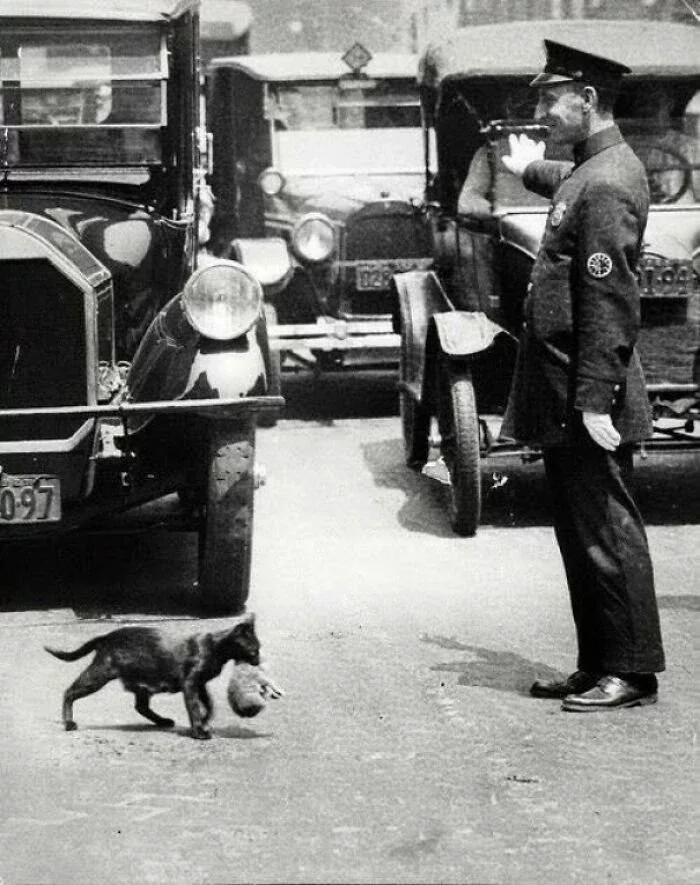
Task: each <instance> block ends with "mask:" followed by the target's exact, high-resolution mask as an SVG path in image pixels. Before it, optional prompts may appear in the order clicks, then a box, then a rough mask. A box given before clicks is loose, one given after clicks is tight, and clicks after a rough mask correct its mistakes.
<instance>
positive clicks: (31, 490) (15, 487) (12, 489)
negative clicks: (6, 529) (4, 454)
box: [0, 474, 61, 525]
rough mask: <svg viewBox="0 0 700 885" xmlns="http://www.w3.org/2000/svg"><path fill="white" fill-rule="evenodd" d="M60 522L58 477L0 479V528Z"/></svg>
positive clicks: (59, 486) (7, 476) (34, 476)
mask: <svg viewBox="0 0 700 885" xmlns="http://www.w3.org/2000/svg"><path fill="white" fill-rule="evenodd" d="M60 519H61V480H60V479H59V478H58V477H57V476H44V475H41V476H36V475H32V476H24V475H22V476H11V475H8V474H3V475H2V476H0V525H3V524H4V525H8V524H16V523H22V524H25V523H32V522H59V521H60Z"/></svg>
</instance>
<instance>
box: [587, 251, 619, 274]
mask: <svg viewBox="0 0 700 885" xmlns="http://www.w3.org/2000/svg"><path fill="white" fill-rule="evenodd" d="M612 268H613V263H612V258H611V257H610V256H609V255H608V254H607V252H594V253H593V254H592V255H589V256H588V261H587V262H586V270H587V271H588V273H589V274H590V275H591V276H592V277H595V278H596V279H597V280H602V279H603V277H607V276H608V274H609V273H610V272H611V271H612Z"/></svg>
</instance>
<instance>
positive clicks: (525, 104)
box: [439, 80, 700, 214]
mask: <svg viewBox="0 0 700 885" xmlns="http://www.w3.org/2000/svg"><path fill="white" fill-rule="evenodd" d="M489 87H490V88H487V87H486V86H485V85H484V84H477V85H471V84H470V85H469V86H467V87H466V88H465V87H462V88H461V89H460V91H459V92H458V93H456V94H455V95H453V96H451V97H450V104H449V106H448V107H447V113H445V112H443V120H442V121H440V123H439V126H440V127H441V128H440V133H441V134H440V140H441V143H442V146H443V156H446V157H447V159H448V162H451V163H454V165H455V168H456V169H457V170H459V169H460V162H461V163H462V164H464V160H463V159H461V158H460V154H461V155H462V157H464V156H465V155H466V157H467V158H469V159H468V168H466V169H464V166H463V165H462V167H461V168H462V169H464V171H463V172H462V175H463V176H464V182H463V185H462V189H461V191H460V196H459V201H458V205H459V211H460V212H462V213H466V214H469V213H474V214H476V213H478V214H481V213H482V212H484V211H489V212H490V211H493V209H499V208H503V207H507V208H512V207H515V206H538V205H546V204H547V202H548V201H545V200H543V198H541V197H538V196H537V195H535V194H532V193H530V192H528V191H527V190H526V189H525V187H524V186H523V185H522V182H521V181H520V179H519V178H518V177H516V176H514V175H512V174H511V173H509V172H508V171H507V170H506V168H505V167H504V165H503V163H502V162H501V156H502V155H503V154H504V153H508V142H507V137H506V136H507V135H508V133H509V132H511V131H514V130H515V131H518V130H521V131H523V127H527V126H532V124H533V114H534V103H535V100H536V92H535V90H532V89H529V88H528V87H527V86H526V85H525V84H521V85H517V86H514V85H511V87H510V89H504V88H503V85H502V84H499V87H500V88H498V87H496V86H495V85H494V84H489ZM699 88H700V81H698V82H694V83H689V82H688V81H685V80H684V81H675V82H674V81H664V82H663V83H661V82H659V81H658V80H657V81H651V82H650V81H630V83H628V84H626V86H625V91H624V92H623V93H622V95H621V96H620V98H619V101H618V103H617V106H616V122H617V123H618V125H619V126H620V129H621V131H622V134H623V135H624V137H625V139H626V140H627V142H628V143H629V145H630V146H631V147H632V149H633V150H634V151H635V153H636V154H637V156H638V157H639V158H640V160H641V161H642V163H643V164H644V167H645V169H646V172H647V179H648V182H649V191H650V194H651V201H652V204H655V205H666V204H676V203H677V204H688V203H691V204H697V203H698V202H700V91H699ZM493 119H499V120H502V121H504V125H503V126H502V127H501V126H495V127H494V126H491V127H490V129H489V130H488V131H489V133H490V135H491V141H490V144H488V141H489V139H488V137H487V134H486V132H487V128H488V127H487V126H486V123H487V122H489V121H492V120H493ZM455 132H460V137H459V138H458V137H457V136H455V135H454V133H455ZM532 134H533V137H541V136H538V135H537V134H536V133H532ZM546 156H547V157H550V158H552V159H564V160H566V159H570V158H571V155H570V152H569V151H568V149H565V150H563V151H562V149H561V148H559V149H558V152H557V150H556V149H555V146H554V145H552V144H548V145H547V153H546ZM450 157H453V158H454V159H450ZM460 177H461V176H460Z"/></svg>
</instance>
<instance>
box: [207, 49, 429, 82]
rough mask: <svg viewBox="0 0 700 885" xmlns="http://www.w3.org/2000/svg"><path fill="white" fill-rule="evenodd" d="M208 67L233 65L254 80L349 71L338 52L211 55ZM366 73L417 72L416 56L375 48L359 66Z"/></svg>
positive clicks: (310, 77) (326, 75)
mask: <svg viewBox="0 0 700 885" xmlns="http://www.w3.org/2000/svg"><path fill="white" fill-rule="evenodd" d="M210 66H211V67H212V68H217V67H221V68H223V67H225V68H233V69H235V70H237V71H241V72H242V73H244V74H247V75H248V76H249V77H252V78H253V79H255V80H267V81H271V82H276V83H282V82H297V81H313V80H338V79H339V78H340V77H343V76H347V75H349V74H351V73H352V72H351V69H350V67H348V65H347V64H346V63H345V62H344V61H343V53H342V52H271V53H266V54H262V53H261V54H259V55H233V56H230V57H226V58H215V59H213V60H212V61H211V63H210ZM362 74H363V75H365V74H366V75H367V76H368V77H383V78H393V77H397V78H398V77H408V78H414V79H415V78H416V76H417V74H418V56H417V55H412V54H410V53H399V52H397V53H393V52H377V53H376V54H375V55H373V56H372V58H371V60H370V62H369V64H368V65H367V66H366V67H365V68H363V69H362Z"/></svg>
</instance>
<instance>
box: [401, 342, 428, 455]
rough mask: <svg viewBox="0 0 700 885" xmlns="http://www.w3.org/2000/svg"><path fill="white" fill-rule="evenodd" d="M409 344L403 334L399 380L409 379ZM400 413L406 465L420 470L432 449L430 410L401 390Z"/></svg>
mask: <svg viewBox="0 0 700 885" xmlns="http://www.w3.org/2000/svg"><path fill="white" fill-rule="evenodd" d="M407 349H408V344H407V342H406V340H405V338H404V334H402V335H401V358H400V362H399V380H400V381H406V380H407V377H406V376H407V374H408V372H407V365H408V354H407ZM399 414H400V415H401V435H402V437H403V448H404V457H405V460H406V465H407V466H408V467H410V468H411V470H420V469H421V468H422V467H423V465H424V464H425V463H426V461H427V460H428V454H429V451H430V412H429V411H428V410H427V409H425V408H424V407H423V406H421V405H420V404H419V403H417V402H416V400H415V399H414V398H413V397H412V396H411V394H410V393H408V391H406V390H401V391H400V392H399Z"/></svg>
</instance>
